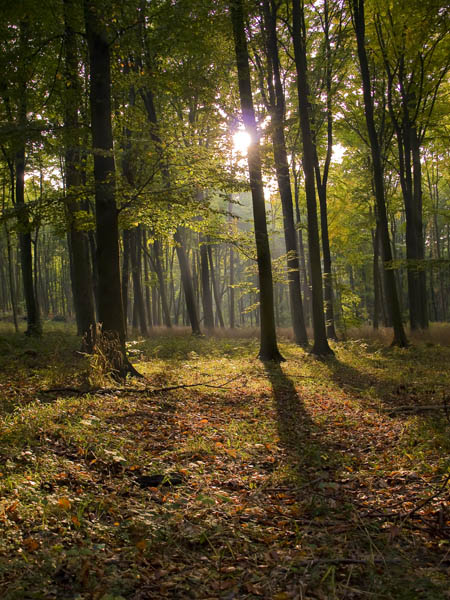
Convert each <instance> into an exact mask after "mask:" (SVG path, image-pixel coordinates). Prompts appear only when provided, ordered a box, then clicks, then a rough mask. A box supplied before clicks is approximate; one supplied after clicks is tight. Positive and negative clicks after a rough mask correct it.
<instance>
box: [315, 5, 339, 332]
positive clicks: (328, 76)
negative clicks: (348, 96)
mask: <svg viewBox="0 0 450 600" xmlns="http://www.w3.org/2000/svg"><path fill="white" fill-rule="evenodd" d="M323 11H324V14H323V25H324V35H325V46H326V72H325V90H326V96H327V99H326V123H327V145H326V156H325V163H324V166H323V172H322V174H321V172H320V165H319V156H318V154H317V145H316V143H315V144H314V163H315V164H314V168H315V173H316V182H317V193H318V196H319V206H320V231H321V234H322V253H323V287H324V299H325V317H326V329H327V336H328V337H329V338H330V339H333V340H336V339H337V335H336V330H335V327H334V309H333V278H332V268H331V251H330V238H329V235H328V208H327V183H328V174H329V171H330V164H331V155H332V153H333V111H332V95H331V94H332V92H331V84H332V77H333V74H332V64H331V44H330V15H329V11H328V0H324V6H323Z"/></svg>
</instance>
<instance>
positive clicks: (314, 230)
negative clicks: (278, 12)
mask: <svg viewBox="0 0 450 600" xmlns="http://www.w3.org/2000/svg"><path fill="white" fill-rule="evenodd" d="M303 8H304V6H303V0H292V24H293V41H294V54H295V66H296V71H297V91H298V103H299V116H300V129H301V132H302V146H303V172H304V174H305V192H306V206H307V212H308V245H309V260H310V265H311V285H312V314H313V328H314V346H313V348H312V353H313V354H317V355H319V356H324V355H332V354H334V353H333V351H332V350H331V348H330V347H329V345H328V341H327V335H326V329H325V315H324V305H323V290H322V267H321V264H320V244H319V229H318V223H317V205H316V190H315V183H314V177H315V173H314V154H315V152H314V143H313V139H312V135H311V126H310V116H309V101H308V97H309V85H308V80H307V77H308V71H307V64H306V46H305V39H304V14H303Z"/></svg>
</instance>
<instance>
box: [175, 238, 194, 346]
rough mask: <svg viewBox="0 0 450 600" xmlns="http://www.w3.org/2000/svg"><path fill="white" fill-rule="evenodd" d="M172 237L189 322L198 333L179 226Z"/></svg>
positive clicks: (192, 294)
mask: <svg viewBox="0 0 450 600" xmlns="http://www.w3.org/2000/svg"><path fill="white" fill-rule="evenodd" d="M173 239H174V240H175V242H176V249H177V257H178V263H179V265H180V273H181V282H182V284H183V290H184V298H185V300H186V310H187V313H188V317H189V322H190V324H191V329H192V333H193V334H194V335H200V334H201V330H200V322H199V319H198V312H197V305H196V302H195V294H194V286H193V283H192V275H191V269H190V267H189V260H188V257H187V254H186V249H185V247H184V243H183V236H182V232H181V228H180V227H178V228H177V230H176V232H175V233H174V236H173Z"/></svg>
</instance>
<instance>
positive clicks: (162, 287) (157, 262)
mask: <svg viewBox="0 0 450 600" xmlns="http://www.w3.org/2000/svg"><path fill="white" fill-rule="evenodd" d="M149 257H150V258H151V259H152V262H153V267H154V270H155V273H156V276H157V277H158V283H159V295H160V298H161V306H162V311H163V318H164V325H165V326H166V327H168V328H170V327H172V323H171V320H170V309H169V303H168V302H167V293H166V282H165V279H164V271H163V267H162V263H161V243H160V241H159V240H157V239H156V240H155V241H154V242H153V257H152V255H151V254H149Z"/></svg>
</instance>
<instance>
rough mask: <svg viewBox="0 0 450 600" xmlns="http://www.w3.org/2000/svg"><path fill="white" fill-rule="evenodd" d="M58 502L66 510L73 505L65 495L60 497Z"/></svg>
mask: <svg viewBox="0 0 450 600" xmlns="http://www.w3.org/2000/svg"><path fill="white" fill-rule="evenodd" d="M58 504H59V505H60V507H61V508H64V509H65V510H69V508H70V507H71V506H72V505H71V503H70V500H69V499H68V498H65V497H62V498H58Z"/></svg>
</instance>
